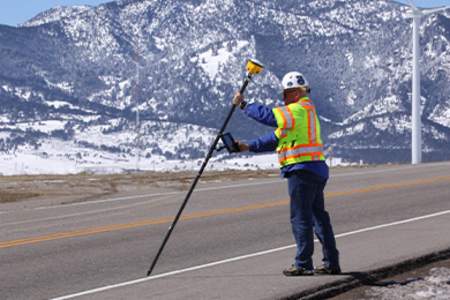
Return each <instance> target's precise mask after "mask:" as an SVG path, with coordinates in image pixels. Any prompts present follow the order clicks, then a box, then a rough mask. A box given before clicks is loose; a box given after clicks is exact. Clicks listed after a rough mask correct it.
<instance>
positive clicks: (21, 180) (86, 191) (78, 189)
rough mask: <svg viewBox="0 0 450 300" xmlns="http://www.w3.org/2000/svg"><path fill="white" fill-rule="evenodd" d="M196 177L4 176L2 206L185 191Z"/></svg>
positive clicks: (230, 174)
mask: <svg viewBox="0 0 450 300" xmlns="http://www.w3.org/2000/svg"><path fill="white" fill-rule="evenodd" d="M278 174H279V171H278V170H259V171H220V172H219V171H209V172H205V173H204V174H203V176H202V178H201V181H202V182H208V181H209V182H211V181H216V180H239V179H240V178H261V177H274V176H278ZM196 175H197V172H178V173H174V172H141V173H129V174H113V175H111V174H109V175H93V174H77V175H29V176H1V177H0V203H12V202H18V201H24V200H33V199H43V198H60V199H66V201H70V202H74V201H77V202H79V201H88V200H89V199H92V198H96V197H101V196H107V195H113V194H118V193H127V192H139V191H145V190H148V189H149V188H152V187H153V188H170V189H176V190H182V189H186V188H188V187H189V185H190V183H191V182H192V181H193V179H194V178H195V176H196Z"/></svg>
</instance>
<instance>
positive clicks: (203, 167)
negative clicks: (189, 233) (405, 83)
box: [147, 75, 251, 276]
mask: <svg viewBox="0 0 450 300" xmlns="http://www.w3.org/2000/svg"><path fill="white" fill-rule="evenodd" d="M250 79H251V76H250V75H247V77H246V78H245V79H244V82H243V83H242V86H241V88H240V90H239V92H240V93H241V94H243V93H244V91H245V89H246V88H247V85H248V83H249V82H250ZM235 110H236V105H234V104H233V106H232V107H231V109H230V111H229V112H228V115H227V118H226V119H225V122H224V123H223V125H222V127H221V128H220V131H219V133H218V134H217V136H216V138H215V139H214V142H213V143H212V145H211V147H210V148H209V151H208V154H207V155H206V158H205V160H204V161H203V164H202V166H201V167H200V170H199V171H198V174H197V176H196V177H195V179H194V181H193V182H192V184H191V187H190V188H189V191H188V193H187V194H186V197H185V198H184V201H183V204H181V207H180V209H179V210H178V213H177V215H176V216H175V219H174V220H173V222H172V225H170V227H169V230H168V231H167V234H166V236H165V237H164V240H163V242H162V244H161V246H160V247H159V250H158V253H157V254H156V256H155V258H154V259H153V262H152V264H151V266H150V269H149V270H148V272H147V276H150V275H151V274H152V271H153V269H154V268H155V266H156V263H157V262H158V259H159V257H160V256H161V253H162V251H163V250H164V247H165V246H166V243H167V241H168V240H169V237H170V235H171V234H172V231H173V230H174V228H175V226H176V225H177V223H178V220H179V219H180V217H181V214H182V213H183V210H184V208H185V207H186V204H187V203H188V201H189V198H190V197H191V194H192V192H193V191H194V189H195V186H196V185H197V183H198V181H199V180H200V177H201V176H202V174H203V171H204V170H205V168H206V165H207V164H208V161H209V160H210V159H211V157H212V155H213V153H214V150H215V149H216V146H217V143H218V142H219V139H220V136H221V135H222V134H223V132H224V131H225V128H226V127H227V125H228V122H229V121H230V119H231V116H232V115H233V113H234V111H235Z"/></svg>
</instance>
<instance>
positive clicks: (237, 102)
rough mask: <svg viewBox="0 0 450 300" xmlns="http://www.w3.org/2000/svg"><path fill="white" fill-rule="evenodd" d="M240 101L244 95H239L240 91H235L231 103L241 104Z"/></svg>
mask: <svg viewBox="0 0 450 300" xmlns="http://www.w3.org/2000/svg"><path fill="white" fill-rule="evenodd" d="M242 101H244V96H243V95H241V93H239V92H237V93H236V94H235V95H234V98H233V101H232V102H233V105H236V106H239V105H241V103H242Z"/></svg>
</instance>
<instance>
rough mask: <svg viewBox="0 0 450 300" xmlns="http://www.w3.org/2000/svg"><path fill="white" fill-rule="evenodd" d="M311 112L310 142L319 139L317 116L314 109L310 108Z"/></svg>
mask: <svg viewBox="0 0 450 300" xmlns="http://www.w3.org/2000/svg"><path fill="white" fill-rule="evenodd" d="M308 114H309V127H310V128H311V140H310V141H309V142H310V143H315V142H316V140H317V131H316V118H315V117H314V110H308Z"/></svg>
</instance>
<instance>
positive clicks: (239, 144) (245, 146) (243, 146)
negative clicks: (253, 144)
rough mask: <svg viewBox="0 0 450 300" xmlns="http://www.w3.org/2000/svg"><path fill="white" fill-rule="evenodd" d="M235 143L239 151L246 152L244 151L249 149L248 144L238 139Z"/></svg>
mask: <svg viewBox="0 0 450 300" xmlns="http://www.w3.org/2000/svg"><path fill="white" fill-rule="evenodd" d="M236 143H237V144H238V146H239V152H246V151H249V150H250V148H249V146H248V144H246V143H243V142H240V141H237V142H236Z"/></svg>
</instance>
